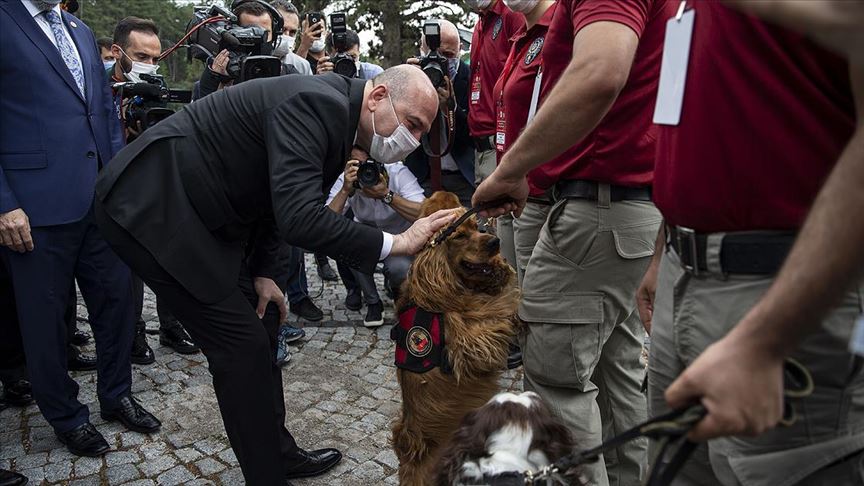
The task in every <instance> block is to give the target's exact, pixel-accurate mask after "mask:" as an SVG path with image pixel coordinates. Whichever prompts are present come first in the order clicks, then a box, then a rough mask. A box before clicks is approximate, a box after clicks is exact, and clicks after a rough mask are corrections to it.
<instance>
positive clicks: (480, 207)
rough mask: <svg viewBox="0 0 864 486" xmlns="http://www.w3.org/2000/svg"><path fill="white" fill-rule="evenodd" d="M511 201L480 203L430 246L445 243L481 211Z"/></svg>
mask: <svg viewBox="0 0 864 486" xmlns="http://www.w3.org/2000/svg"><path fill="white" fill-rule="evenodd" d="M511 201H512V199H510V198H503V199H496V200H494V201H488V202H484V203H480V204H478V205H476V206H474V207H472V208H471V209H469V210H468V211H465V214H463V215H462V216H459V219H457V220H456V221H454V222H452V223H450V225H449V226H447V227H446V228H444V231H442V232H441V234H440V235H438V236H436V237H435V239H434V240H432V242H431V243H430V244H429V246H430V247H434V246H437V245H440V244H441V243H443V242H444V240H446V239H447V238H449V237H450V235H452V234H453V233H454V232H455V231H456V230H457V229H459V227H460V226H462V223H464V222H465V221H468V218H470V217H471V216H474V215H475V214H477V213H479V212H480V211H483V210H485V209H489V208H494V207H497V206H500V205H502V204H505V203H508V202H511Z"/></svg>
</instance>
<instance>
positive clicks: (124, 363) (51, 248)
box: [3, 214, 133, 432]
mask: <svg viewBox="0 0 864 486" xmlns="http://www.w3.org/2000/svg"><path fill="white" fill-rule="evenodd" d="M31 234H32V236H33V242H34V245H35V248H34V250H33V251H31V252H27V253H17V252H13V251H11V250H8V249H4V251H3V255H4V258H5V259H6V262H7V264H8V266H9V271H10V274H11V275H12V283H13V286H14V288H15V301H16V304H17V311H18V319H19V322H20V328H21V336H22V338H23V342H24V351H25V354H26V356H27V370H28V375H29V377H30V382H31V384H32V386H33V397H34V398H35V399H36V403H37V404H38V405H39V409H40V410H41V411H42V415H44V416H45V419H46V420H47V421H48V423H50V424H51V425H52V426H53V427H54V429H55V430H56V431H57V432H66V431H69V430H71V429H73V428H75V427H77V426H79V425H81V424H83V423H85V422H87V421H89V420H90V411H89V410H88V409H87V407H86V406H85V405H83V404H81V402H79V401H78V399H77V396H78V384H77V383H76V382H75V380H73V379H72V378H70V377H69V373H68V371H67V368H66V366H67V365H66V357H67V355H66V345H67V333H68V323H67V322H66V321H65V320H64V313H65V312H66V310H67V305H68V303H69V298H70V295H69V289H70V288H71V286H72V282H73V278H74V279H77V281H78V285H79V287H80V288H81V293H82V295H83V297H84V301H85V303H86V304H87V309H88V311H89V315H90V327H91V328H92V329H93V334H94V336H95V339H96V354H97V360H98V361H97V364H98V369H97V373H98V375H97V376H98V385H97V388H96V391H97V394H98V396H99V402H100V406H101V407H102V408H103V409H104V408H112V407H114V406H116V405H117V402H118V400H119V399H120V398H122V397H123V396H125V395H128V394H129V393H130V390H131V386H132V365H131V362H130V360H129V359H130V358H129V355H130V353H131V351H132V337H133V335H132V331H133V316H132V284H131V281H130V275H129V269H128V267H126V265H124V264H123V262H121V261H120V259H119V258H117V255H115V254H114V253H113V252H112V251H111V249H110V248H109V247H108V245H107V243H106V242H105V240H103V239H102V236H101V235H100V232H99V230H98V228H97V227H96V225H95V224H94V223H93V219H92V215H90V214H88V215H87V216H86V217H85V218H84V219H82V220H81V221H78V222H75V223H69V224H64V225H58V226H47V227H39V228H32V230H31Z"/></svg>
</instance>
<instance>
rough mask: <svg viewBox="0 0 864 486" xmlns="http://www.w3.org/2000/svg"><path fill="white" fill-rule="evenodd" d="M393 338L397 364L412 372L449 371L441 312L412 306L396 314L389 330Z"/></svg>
mask: <svg viewBox="0 0 864 486" xmlns="http://www.w3.org/2000/svg"><path fill="white" fill-rule="evenodd" d="M390 339H392V340H393V341H396V362H395V364H396V367H398V368H402V369H403V370H408V371H411V372H414V373H426V372H427V371H429V370H431V369H433V368H435V367H441V371H443V372H444V373H450V372H451V371H452V370H451V369H450V365H449V363H448V362H447V350H446V349H445V347H444V323H443V322H442V315H441V314H435V313H433V312H429V311H427V310H425V309H421V308H419V307H417V306H416V305H412V306H410V307H407V308H405V309H403V310H402V311H401V312H400V313H399V322H398V323H396V324H395V325H394V326H393V328H392V329H391V330H390Z"/></svg>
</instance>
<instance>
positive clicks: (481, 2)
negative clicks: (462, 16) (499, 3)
mask: <svg viewBox="0 0 864 486" xmlns="http://www.w3.org/2000/svg"><path fill="white" fill-rule="evenodd" d="M465 3H467V4H468V6H469V7H471V8H473V9H474V10H483V9H484V8H487V7H489V4H490V3H492V0H465Z"/></svg>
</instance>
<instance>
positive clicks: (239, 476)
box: [219, 468, 245, 486]
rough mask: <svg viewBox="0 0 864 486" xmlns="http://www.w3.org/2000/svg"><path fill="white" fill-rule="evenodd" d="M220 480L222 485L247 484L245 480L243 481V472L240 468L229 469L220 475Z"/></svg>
mask: <svg viewBox="0 0 864 486" xmlns="http://www.w3.org/2000/svg"><path fill="white" fill-rule="evenodd" d="M219 482H221V483H222V486H240V485H242V484H245V481H243V473H242V472H241V471H240V468H235V469H229V470H228V471H225V472H223V473H222V474H220V475H219Z"/></svg>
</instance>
